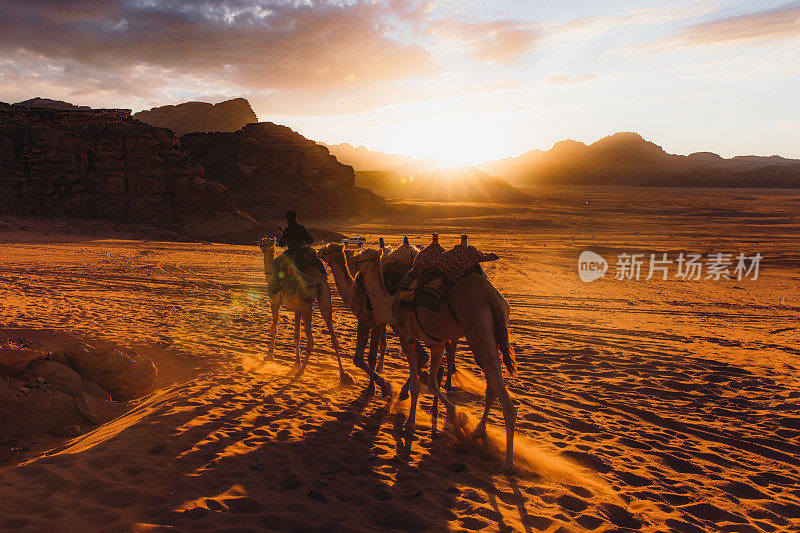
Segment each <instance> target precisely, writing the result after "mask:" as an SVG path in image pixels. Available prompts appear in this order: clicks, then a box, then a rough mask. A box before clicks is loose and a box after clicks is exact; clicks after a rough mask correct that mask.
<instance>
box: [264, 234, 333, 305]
mask: <svg viewBox="0 0 800 533" xmlns="http://www.w3.org/2000/svg"><path fill="white" fill-rule="evenodd" d="M272 267H273V272H274V275H273V277H272V279H271V280H270V281H269V283H268V284H267V289H268V290H269V294H270V295H275V294H277V293H278V292H280V291H281V290H285V291H288V292H289V293H290V294H298V295H300V296H301V297H303V298H305V297H308V296H309V290H308V289H309V287H313V286H314V285H316V284H318V283H319V282H321V281H322V280H323V279H325V278H326V277H327V275H326V273H325V267H324V266H323V264H322V261H320V260H319V258H318V257H317V253H316V252H315V251H314V249H313V248H311V247H310V246H301V247H300V248H298V249H297V250H295V252H294V254H290V253H289V251H288V250H287V251H285V252H283V253H282V254H281V255H279V256H278V257H276V258H275V259H274V260H273V263H272Z"/></svg>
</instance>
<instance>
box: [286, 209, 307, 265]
mask: <svg viewBox="0 0 800 533" xmlns="http://www.w3.org/2000/svg"><path fill="white" fill-rule="evenodd" d="M283 218H285V219H286V222H288V225H287V226H286V229H285V230H283V234H281V239H280V240H279V241H278V246H286V247H287V248H288V250H286V252H284V253H287V252H288V253H289V255H290V256H291V255H294V253H295V252H296V251H297V249H298V248H300V247H302V246H305V245H307V244H314V237H312V236H311V234H310V233H309V232H308V230H307V229H306V227H305V226H303V225H302V224H298V223H297V211H295V210H294V209H290V210H288V211H287V212H286V214H285V215H283Z"/></svg>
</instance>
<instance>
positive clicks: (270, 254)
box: [258, 237, 352, 383]
mask: <svg viewBox="0 0 800 533" xmlns="http://www.w3.org/2000/svg"><path fill="white" fill-rule="evenodd" d="M258 246H259V248H261V251H262V252H263V254H264V275H265V276H266V279H267V282H269V281H270V280H272V278H273V274H274V271H273V269H274V268H275V266H274V259H275V239H274V238H273V237H264V238H263V239H261V241H259V243H258ZM288 271H289V274H288V275H289V276H295V278H296V284H294V289H293V288H292V287H291V285H292V284H290V283H284V284H283V286H282V287H281V290H280V291H278V292H277V293H275V294H270V297H269V300H270V307H271V309H272V327H271V328H270V343H269V352H268V353H267V359H268V360H272V359H273V358H274V357H275V336H276V334H277V331H278V318H279V316H280V309H281V306H283V307H285V308H286V309H287V310H288V311H291V312H293V313H294V353H295V363H296V364H297V365H299V369H298V371H297V375H296V377H299V376H301V375H302V374H303V372H304V371H305V368H306V365H307V364H308V359H309V357H310V356H311V352H312V351H313V350H314V337H313V333H312V330H311V321H312V318H313V313H314V301H315V300H316V302H317V306H318V307H319V312H320V315H322V319H323V320H324V321H325V324H326V325H327V326H328V331H329V332H330V335H331V344H332V345H333V350H334V352H335V353H336V361H337V362H338V363H339V379H340V380H341V381H342V382H343V383H352V378H350V376H349V375H348V374H347V372H345V370H344V367H343V366H342V359H341V357H339V341H338V340H337V339H336V332H335V331H334V329H333V305H332V303H331V288H330V286H329V285H328V276H327V274H326V273H325V271H324V270H322V271H321V272H319V273H318V276H319V277H318V278H316V279H312V280H308V281H310V283H307V282H306V281H303V280H302V279H297V278H299V277H301V276H302V277H305V276H304V275H303V274H302V273H299V272H296V271H295V270H294V269H293V268H289V269H288ZM301 321H302V322H303V326H304V329H305V333H306V356H305V359H304V360H303V362H302V364H301V362H300V322H301Z"/></svg>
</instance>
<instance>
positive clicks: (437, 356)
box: [427, 343, 455, 412]
mask: <svg viewBox="0 0 800 533" xmlns="http://www.w3.org/2000/svg"><path fill="white" fill-rule="evenodd" d="M430 350H431V368H430V374H428V383H427V385H428V390H429V391H430V392H431V393H432V394H433V398H434V401H433V408H434V412H435V410H436V409H437V407H438V400H442V403H443V404H444V406H445V407H446V408H447V410H448V412H449V411H452V410H453V409H454V408H455V406H454V405H453V403H452V402H451V401H450V400H448V399H447V396H445V395H444V394H442V391H441V390H440V389H439V370H440V368H441V365H442V354H444V350H445V345H444V344H443V343H440V344H436V345H435V346H431V347H430Z"/></svg>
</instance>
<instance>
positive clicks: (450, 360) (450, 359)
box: [444, 340, 458, 391]
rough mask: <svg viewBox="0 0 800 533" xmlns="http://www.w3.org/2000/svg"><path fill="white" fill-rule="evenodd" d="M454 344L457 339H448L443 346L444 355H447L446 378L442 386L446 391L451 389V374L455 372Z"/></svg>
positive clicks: (456, 344)
mask: <svg viewBox="0 0 800 533" xmlns="http://www.w3.org/2000/svg"><path fill="white" fill-rule="evenodd" d="M456 346H458V340H454V341H450V342H448V343H447V345H446V346H445V352H444V353H445V356H446V357H447V379H446V380H445V382H444V388H445V390H447V391H451V390H453V374H455V373H456Z"/></svg>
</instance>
